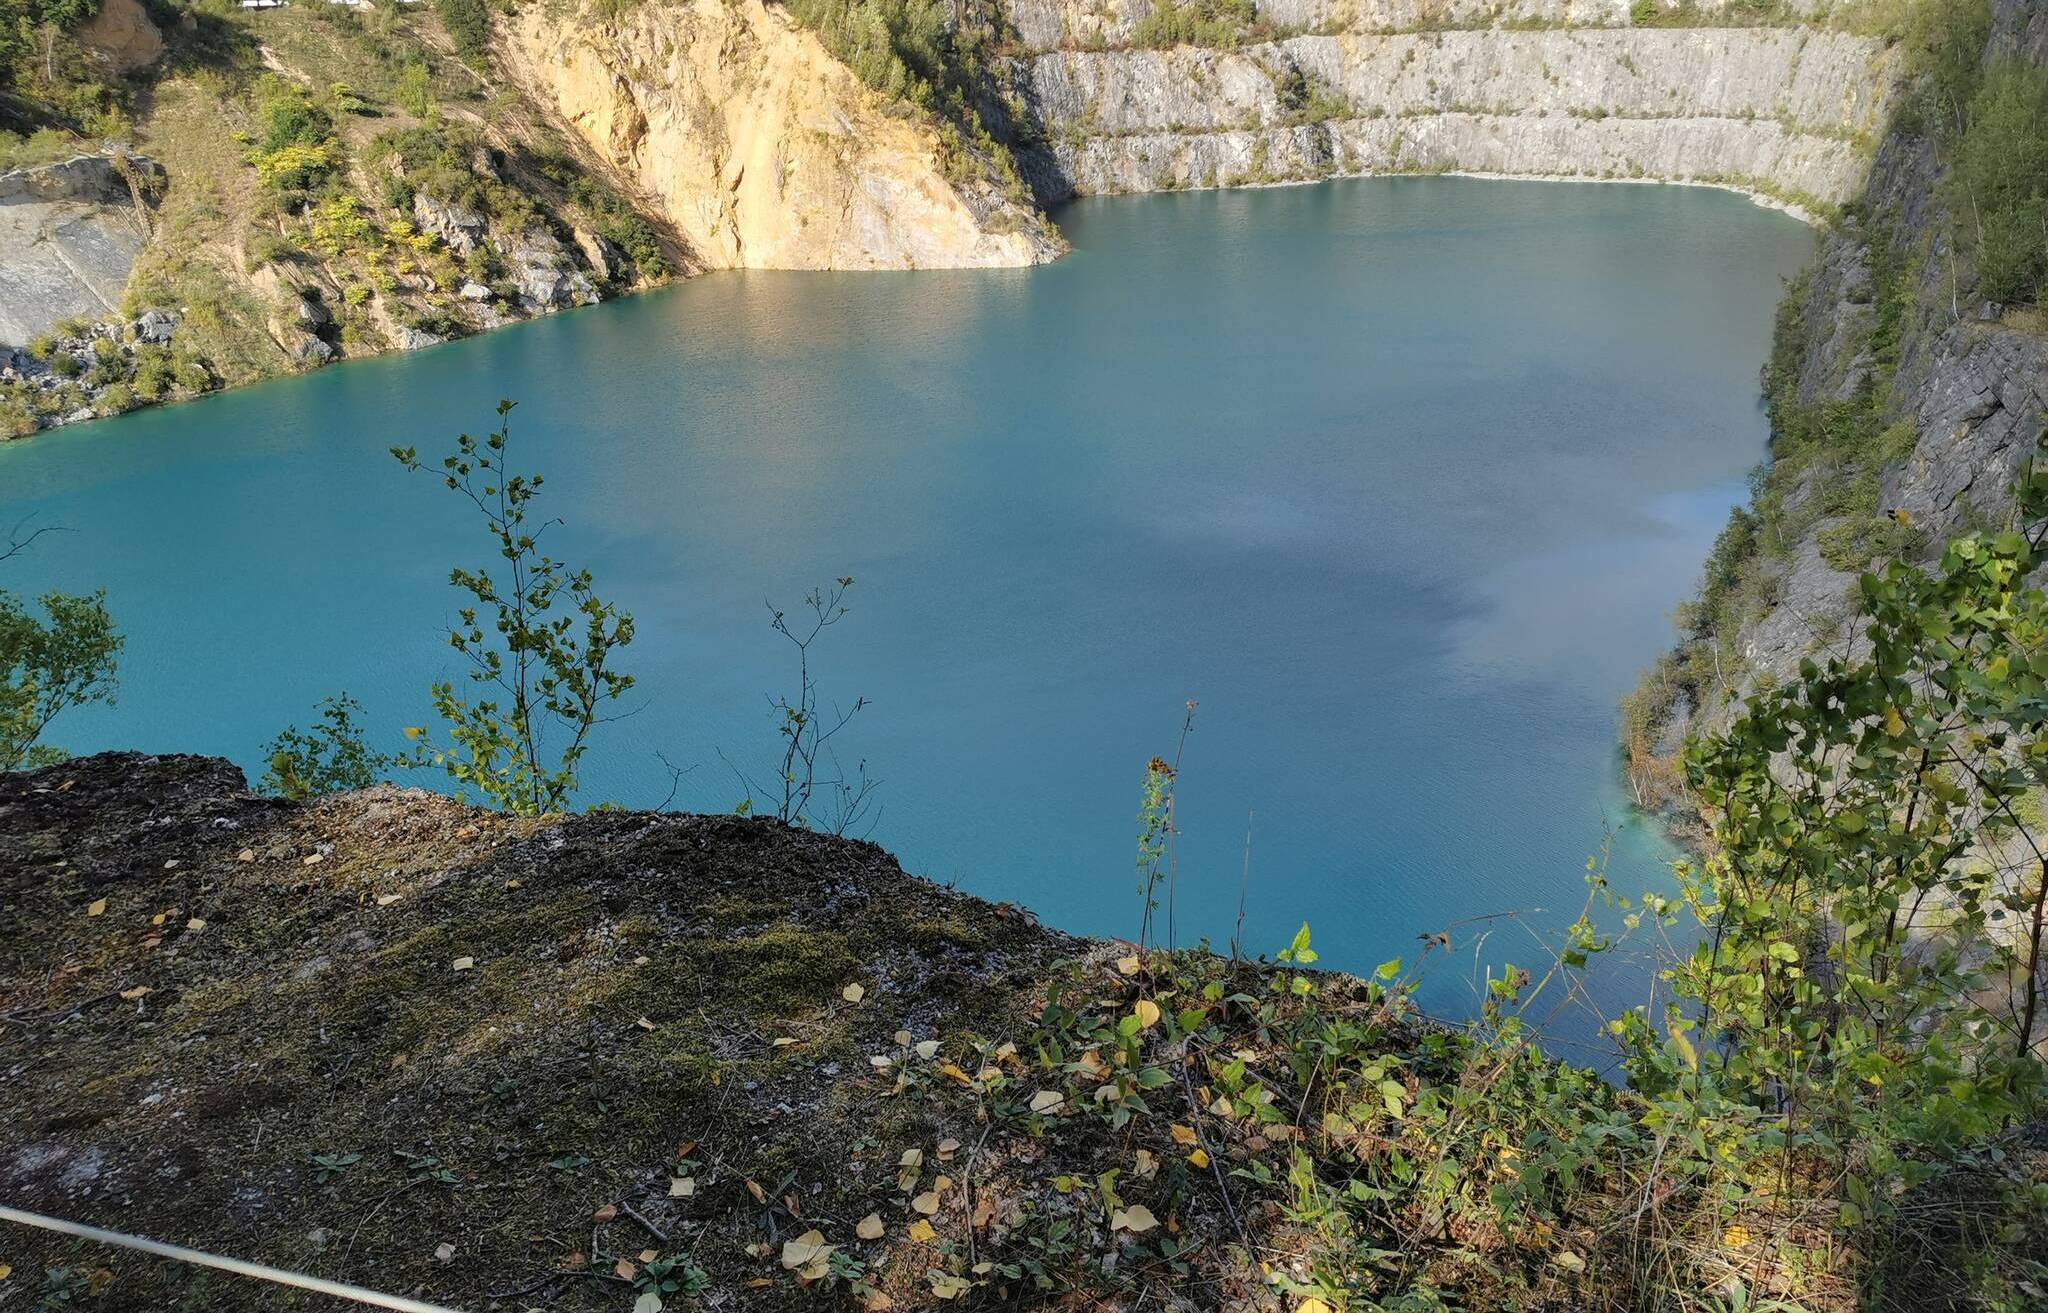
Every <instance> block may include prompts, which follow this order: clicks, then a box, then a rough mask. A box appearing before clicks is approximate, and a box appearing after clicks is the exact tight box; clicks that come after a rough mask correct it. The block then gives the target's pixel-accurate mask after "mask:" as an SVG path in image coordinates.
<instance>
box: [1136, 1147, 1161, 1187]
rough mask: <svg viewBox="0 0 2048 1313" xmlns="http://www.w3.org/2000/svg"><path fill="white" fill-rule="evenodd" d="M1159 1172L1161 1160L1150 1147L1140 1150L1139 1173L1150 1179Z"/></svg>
mask: <svg viewBox="0 0 2048 1313" xmlns="http://www.w3.org/2000/svg"><path fill="white" fill-rule="evenodd" d="M1158 1174H1159V1160H1158V1159H1157V1158H1154V1157H1153V1156H1152V1153H1151V1151H1150V1150H1148V1149H1140V1150H1138V1175H1139V1176H1141V1177H1143V1178H1144V1179H1145V1180H1148V1181H1149V1180H1151V1179H1152V1178H1153V1177H1154V1176H1157V1175H1158Z"/></svg>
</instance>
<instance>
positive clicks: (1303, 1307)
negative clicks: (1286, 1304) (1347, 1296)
mask: <svg viewBox="0 0 2048 1313" xmlns="http://www.w3.org/2000/svg"><path fill="white" fill-rule="evenodd" d="M1294 1313H1330V1306H1329V1305H1328V1304H1325V1303H1324V1302H1323V1301H1322V1300H1320V1299H1317V1298H1316V1297H1315V1296H1314V1295H1310V1296H1309V1297H1308V1298H1307V1299H1304V1300H1302V1301H1301V1302H1300V1303H1299V1304H1296V1305H1295V1306H1294Z"/></svg>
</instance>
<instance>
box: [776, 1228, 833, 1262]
mask: <svg viewBox="0 0 2048 1313" xmlns="http://www.w3.org/2000/svg"><path fill="white" fill-rule="evenodd" d="M837 1247H838V1246H836V1245H828V1244H826V1243H825V1236H824V1233H823V1232H821V1231H806V1232H804V1233H803V1234H802V1235H800V1236H798V1237H797V1238H796V1239H794V1240H785V1241H783V1242H782V1265H783V1266H784V1267H788V1268H809V1267H811V1266H812V1265H813V1264H815V1263H816V1262H817V1261H818V1260H819V1259H820V1258H825V1259H829V1258H831V1256H832V1251H833V1250H834V1249H836V1248H837Z"/></svg>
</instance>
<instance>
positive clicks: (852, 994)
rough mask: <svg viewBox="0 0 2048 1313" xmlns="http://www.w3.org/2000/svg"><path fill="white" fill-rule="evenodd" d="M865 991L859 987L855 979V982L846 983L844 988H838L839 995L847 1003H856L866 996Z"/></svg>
mask: <svg viewBox="0 0 2048 1313" xmlns="http://www.w3.org/2000/svg"><path fill="white" fill-rule="evenodd" d="M867 993H868V992H867V990H865V989H862V988H861V987H860V984H859V982H858V981H856V982H855V983H853V984H851V985H848V986H847V987H846V988H845V989H842V990H840V991H839V997H841V998H843V999H845V1000H846V1001H847V1002H849V1003H858V1002H860V1001H861V1000H862V999H863V998H866V997H867Z"/></svg>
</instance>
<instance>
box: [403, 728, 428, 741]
mask: <svg viewBox="0 0 2048 1313" xmlns="http://www.w3.org/2000/svg"><path fill="white" fill-rule="evenodd" d="M424 733H426V731H425V730H423V729H421V728H420V727H419V726H418V725H407V726H406V727H405V736H406V737H407V738H409V739H416V738H418V737H419V736H420V735H422V734H424Z"/></svg>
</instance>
